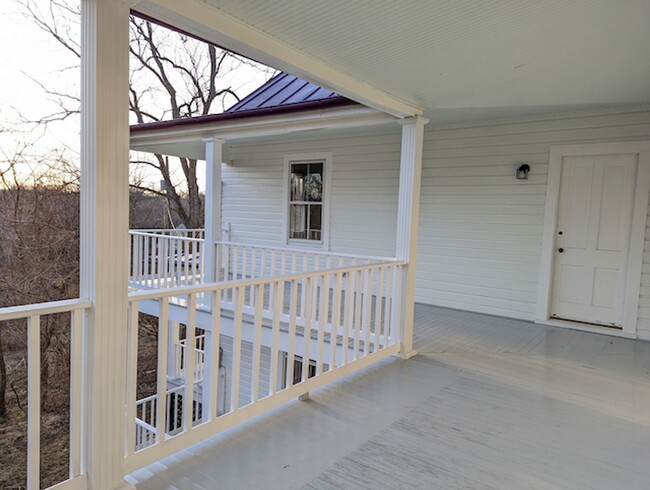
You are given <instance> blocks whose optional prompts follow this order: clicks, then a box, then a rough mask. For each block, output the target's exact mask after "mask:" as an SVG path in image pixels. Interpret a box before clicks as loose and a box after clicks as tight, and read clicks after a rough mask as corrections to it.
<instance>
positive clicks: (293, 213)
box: [289, 204, 308, 239]
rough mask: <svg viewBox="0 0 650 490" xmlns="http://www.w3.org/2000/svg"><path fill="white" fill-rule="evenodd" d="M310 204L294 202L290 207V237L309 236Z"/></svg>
mask: <svg viewBox="0 0 650 490" xmlns="http://www.w3.org/2000/svg"><path fill="white" fill-rule="evenodd" d="M307 208H308V206H307V205H305V204H292V205H291V207H290V209H289V238H301V239H306V238H307V231H308V230H307V217H308V213H307V211H308V209H307Z"/></svg>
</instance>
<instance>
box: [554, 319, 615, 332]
mask: <svg viewBox="0 0 650 490" xmlns="http://www.w3.org/2000/svg"><path fill="white" fill-rule="evenodd" d="M549 320H551V321H558V322H566V323H577V324H579V325H587V326H590V327H600V328H613V329H615V330H623V327H621V326H620V325H613V324H612V325H606V324H604V323H596V322H586V321H584V320H572V319H571V318H561V317H559V316H552V317H551V318H549Z"/></svg>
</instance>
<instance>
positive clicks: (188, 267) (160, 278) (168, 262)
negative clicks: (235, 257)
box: [129, 230, 204, 289]
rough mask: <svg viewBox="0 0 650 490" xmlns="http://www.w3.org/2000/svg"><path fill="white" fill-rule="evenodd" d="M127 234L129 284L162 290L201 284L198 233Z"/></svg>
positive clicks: (157, 232) (200, 250)
mask: <svg viewBox="0 0 650 490" xmlns="http://www.w3.org/2000/svg"><path fill="white" fill-rule="evenodd" d="M129 235H130V239H131V270H130V282H131V285H133V286H137V287H138V288H141V289H162V288H170V287H181V286H192V285H196V284H200V283H201V274H202V272H203V246H204V240H203V238H202V230H131V231H129ZM183 235H185V236H183ZM199 237H200V238H199Z"/></svg>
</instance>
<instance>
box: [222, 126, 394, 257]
mask: <svg viewBox="0 0 650 490" xmlns="http://www.w3.org/2000/svg"><path fill="white" fill-rule="evenodd" d="M399 141H400V134H399V131H398V129H397V128H395V129H394V130H390V131H383V132H379V133H377V132H373V133H372V134H357V135H345V134H341V135H338V136H326V135H318V136H312V135H300V134H296V135H292V137H290V138H289V137H284V138H276V139H274V140H273V141H265V142H263V143H250V144H241V143H238V144H233V145H231V146H230V148H229V152H228V155H227V157H226V159H227V160H228V161H230V162H232V164H230V165H224V167H223V222H224V223H229V224H230V229H231V239H232V241H236V242H248V243H260V244H265V245H282V244H284V243H285V241H284V237H283V218H284V216H283V214H284V211H285V208H286V206H287V204H286V203H285V202H284V200H285V197H284V196H283V181H282V180H283V171H284V158H285V155H289V154H296V153H319V152H320V153H322V152H331V153H332V183H331V199H330V201H331V202H330V243H329V244H328V245H329V246H328V248H329V249H330V250H332V251H337V252H341V253H359V254H365V255H389V256H393V255H394V253H395V227H396V217H397V189H398V179H399V154H400V145H399Z"/></svg>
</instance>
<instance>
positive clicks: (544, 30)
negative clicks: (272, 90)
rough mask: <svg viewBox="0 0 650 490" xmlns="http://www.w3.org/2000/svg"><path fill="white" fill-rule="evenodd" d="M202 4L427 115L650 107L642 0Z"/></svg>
mask: <svg viewBox="0 0 650 490" xmlns="http://www.w3.org/2000/svg"><path fill="white" fill-rule="evenodd" d="M202 1H204V2H205V3H207V4H209V5H211V6H213V7H214V8H216V9H218V10H220V11H221V12H223V13H225V14H227V15H229V16H232V17H234V18H236V19H239V20H240V21H241V22H243V23H244V24H247V25H249V26H251V27H252V28H254V29H256V30H258V31H260V32H263V33H264V34H266V35H269V36H271V37H273V38H276V39H278V40H279V41H281V42H283V43H285V44H288V45H290V46H292V47H294V48H297V49H299V50H301V51H302V52H304V53H306V54H308V55H309V56H311V57H313V58H315V59H317V60H320V61H322V62H323V63H326V64H328V65H330V66H332V67H334V68H335V69H337V70H339V71H340V72H343V73H346V74H349V75H350V76H351V77H353V78H354V79H358V80H362V81H364V82H365V83H367V84H369V85H370V86H373V87H376V88H378V89H380V90H382V91H385V92H387V93H388V94H390V95H393V96H395V97H396V98H397V99H399V100H404V101H406V102H408V103H410V104H413V105H415V106H419V107H424V108H425V110H426V112H427V113H430V114H431V115H433V112H435V110H436V109H467V108H477V109H480V108H484V109H486V111H482V112H481V114H483V117H485V116H486V115H488V114H490V113H498V112H499V111H503V110H504V109H505V112H507V109H508V108H510V109H512V108H522V107H528V106H535V108H536V110H537V111H540V109H541V108H543V107H545V106H553V110H554V111H556V110H558V108H561V107H562V106H564V105H566V106H570V107H571V109H572V110H575V109H576V108H579V107H581V106H582V107H589V106H592V105H605V104H631V103H638V102H645V101H650V1H648V0H621V1H615V0H480V1H479V0H403V1H394V0H354V1H350V0H328V1H322V0H302V1H300V2H298V1H295V0H202ZM242 54H247V53H242ZM289 71H291V70H289ZM298 75H300V76H304V73H300V74H298ZM431 111H433V112H431ZM486 113H487V114H486Z"/></svg>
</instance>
